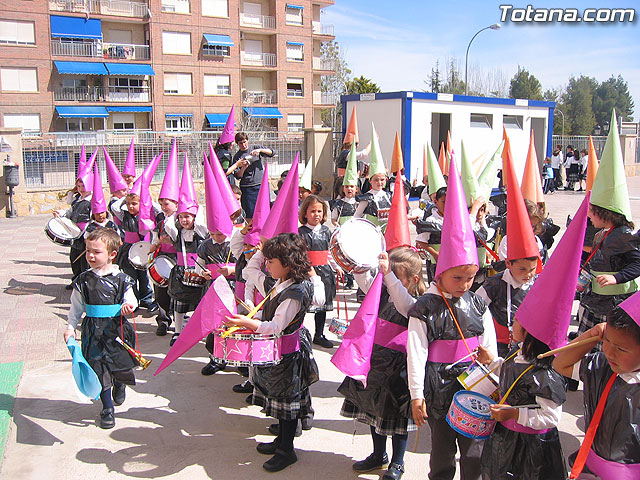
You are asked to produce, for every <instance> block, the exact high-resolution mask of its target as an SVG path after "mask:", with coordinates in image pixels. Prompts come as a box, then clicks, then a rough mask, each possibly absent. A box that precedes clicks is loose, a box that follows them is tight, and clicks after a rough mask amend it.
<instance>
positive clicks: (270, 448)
mask: <svg viewBox="0 0 640 480" xmlns="http://www.w3.org/2000/svg"><path fill="white" fill-rule="evenodd" d="M256 450H257V451H258V453H262V454H263V455H273V454H274V453H276V450H278V439H277V438H276V439H275V440H274V441H273V442H269V443H259V444H258V445H256Z"/></svg>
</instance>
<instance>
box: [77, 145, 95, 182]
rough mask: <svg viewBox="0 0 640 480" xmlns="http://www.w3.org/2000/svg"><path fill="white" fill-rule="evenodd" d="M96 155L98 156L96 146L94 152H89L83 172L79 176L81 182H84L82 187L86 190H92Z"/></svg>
mask: <svg viewBox="0 0 640 480" xmlns="http://www.w3.org/2000/svg"><path fill="white" fill-rule="evenodd" d="M97 156H98V148H97V147H96V149H95V150H94V152H93V153H92V154H91V157H89V160H87V161H86V162H85V164H84V173H83V174H82V176H81V177H80V179H81V180H82V183H83V184H84V189H85V190H86V191H88V192H90V191H91V190H93V165H94V164H95V163H97V162H96V157H97ZM79 169H80V167H79V166H78V170H79Z"/></svg>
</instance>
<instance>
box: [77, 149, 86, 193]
mask: <svg viewBox="0 0 640 480" xmlns="http://www.w3.org/2000/svg"><path fill="white" fill-rule="evenodd" d="M86 172H87V152H86V150H85V147H84V143H83V144H82V148H81V149H80V158H78V173H77V175H76V180H78V179H82V176H83V175H84V174H85V173H86ZM85 187H86V185H85Z"/></svg>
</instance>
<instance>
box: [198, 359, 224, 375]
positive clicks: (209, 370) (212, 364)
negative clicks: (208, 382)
mask: <svg viewBox="0 0 640 480" xmlns="http://www.w3.org/2000/svg"><path fill="white" fill-rule="evenodd" d="M225 368H227V364H226V363H220V362H216V361H213V360H209V363H207V364H206V365H205V366H204V367H202V370H200V373H201V374H202V375H205V376H209V375H213V374H214V373H216V372H219V371H221V370H224V369H225Z"/></svg>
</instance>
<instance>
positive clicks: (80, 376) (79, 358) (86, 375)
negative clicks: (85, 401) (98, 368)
mask: <svg viewBox="0 0 640 480" xmlns="http://www.w3.org/2000/svg"><path fill="white" fill-rule="evenodd" d="M67 348H68V349H69V353H71V357H72V358H73V364H72V366H71V371H72V372H73V378H74V379H75V381H76V385H78V389H79V390H80V391H81V392H82V394H83V395H86V396H87V397H89V398H92V399H94V400H97V399H98V398H99V397H100V392H102V385H100V380H99V379H98V375H96V372H95V371H94V370H93V368H91V365H89V364H88V363H87V360H86V359H85V358H84V356H83V355H82V349H81V348H80V345H78V342H76V339H75V338H73V337H69V340H67Z"/></svg>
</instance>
